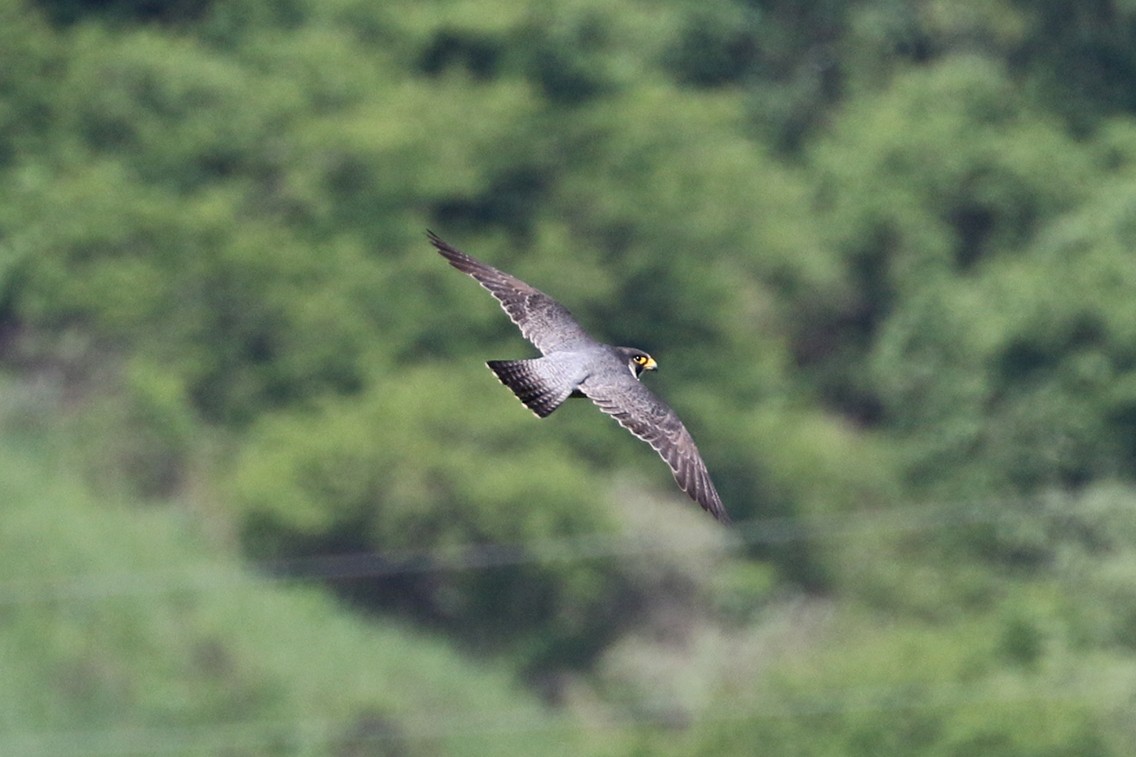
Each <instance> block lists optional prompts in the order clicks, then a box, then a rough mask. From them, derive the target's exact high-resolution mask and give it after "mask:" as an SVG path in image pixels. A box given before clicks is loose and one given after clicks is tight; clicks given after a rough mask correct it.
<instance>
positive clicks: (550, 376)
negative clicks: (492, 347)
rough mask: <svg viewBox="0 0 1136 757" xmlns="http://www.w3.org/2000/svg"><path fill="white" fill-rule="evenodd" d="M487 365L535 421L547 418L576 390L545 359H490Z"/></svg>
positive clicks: (553, 365) (554, 366)
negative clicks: (535, 417)
mask: <svg viewBox="0 0 1136 757" xmlns="http://www.w3.org/2000/svg"><path fill="white" fill-rule="evenodd" d="M486 365H488V366H489V370H491V371H493V372H494V373H495V374H497V378H498V379H500V381H501V383H502V384H504V385H505V386H507V387H509V388H510V389H512V390H513V394H515V395H517V399H519V400H520V401H521V402H523V403H525V406H526V407H528V409H529V410H532V411H533V412H534V413H536V415H537V417H538V418H546V417H547V416H548V415H550V414H551V413H552V411H553V410H555V409H556V408H558V407H560V405H561V403H562V402H564V400H566V399H568V396H569V395H571V394H572V390H573V389H574V388H575V386H574V385H573V383H572V382H571V381H569V380H566V379H565V376H564V375H563V373H562V372H561V371H559V370H557V366H556V365H555V364H554V363H552V362H551V361H549V360H547V359H546V358H534V359H532V360H490V361H489V362H488V363H486Z"/></svg>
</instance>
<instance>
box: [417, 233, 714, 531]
mask: <svg viewBox="0 0 1136 757" xmlns="http://www.w3.org/2000/svg"><path fill="white" fill-rule="evenodd" d="M427 235H428V237H429V239H430V243H431V244H433V245H434V247H435V248H436V249H437V250H438V252H439V253H441V255H442V257H444V258H445V259H446V260H448V261H450V265H452V266H453V267H454V268H456V269H458V270H459V271H462V272H463V273H467V274H469V275H470V276H472V277H473V278H474V279H476V280H477V282H478V283H479V284H481V286H483V287H485V289H487V290H488V291H489V293H490V294H492V295H493V296H494V297H495V298H496V299H497V301H498V302H500V303H501V307H502V308H503V309H504V310H505V312H506V313H508V315H509V318H510V319H512V321H513V323H515V324H516V325H517V327H518V328H519V329H520V330H521V334H522V335H523V336H524V337H525V338H526V339H528V340H529V341H530V342H532V343H533V345H534V346H535V347H536V348H537V349H538V350H540V352H541V355H542V357H538V358H531V359H528V360H490V361H489V362H488V363H486V365H488V366H489V369H490V370H492V371H493V373H495V374H496V375H497V378H498V379H500V381H501V383H502V384H504V385H505V386H507V387H509V389H511V390H512V391H513V393H514V394H515V395H517V398H518V399H519V400H520V401H521V402H523V403H524V404H525V406H527V407H528V408H529V409H530V410H532V411H533V412H534V413H535V414H536V415H537V417H539V418H544V417H547V416H548V415H549V414H550V413H551V412H552V411H553V410H555V409H556V408H558V407H560V404H561V403H562V402H564V400H566V399H568V398H569V397H587V398H588V399H590V400H591V401H592V402H593V403H595V405H596V407H598V408H599V409H600V410H602V411H603V412H604V413H606V414H608V415H610V416H611V417H612V418H615V420H616V421H618V422H619V425H621V426H623V427H624V428H625V429H627V430H628V431H630V432H631V433H632V434H634V435H635V436H637V437H639V438H640V439H642V440H643V441H645V442H647V443H648V444H650V445H651V447H652V448H654V450H655V451H656V452H658V453H659V456H660V457H662V458H663V461H664V462H666V464H667V465H668V466H670V469H671V472H672V473H673V474H674V478H675V481H676V482H677V483H678V485H679V488H680V489H682V490H683V491H684V492H686V494H687V495H688V496H689V497H690V498H691V499H693V500H694V501H695V502H697V503H698V504H699V505H701V506H702V508H703V509H704V510H706V511H707V512H709V513H710V514H711V515H713V516H714V517H715V518H717V519H718V520H719V521H721V522H723V523H729V522H730V517H729V515H728V514H727V513H726V508H725V507H724V506H723V505H722V499H721V497H719V496H718V491H717V490H716V489H715V488H714V484H713V482H711V481H710V473H709V471H707V470H706V464H705V463H704V462H702V456H701V455H700V454H699V453H698V447H697V446H695V444H694V439H693V438H692V437H691V436H690V432H689V431H687V430H686V426H684V425H682V421H681V420H679V417H678V415H677V414H676V413H675V411H674V410H672V409H671V408H670V407H669V406H668V405H667V404H666V403H665V402H663V401H662V400H660V399H659V398H658V397H656V396H655V395H654V393H652V392H651V390H650V389H648V388H647V387H646V386H645V385H643V384H642V383H640V381H639V377H640V375H642V373H643V372H644V371H653V370H655V369H656V368H657V367H658V366H657V364H656V363H655V360H654V358H652V357H651V356H650V355H648V354H647V353H646V352H643V351H642V350H638V349H635V348H634V347H613V346H611V345H608V344H603V343H601V342H598V341H596V340H595V339H593V338H592V337H590V336H589V335H588V333H587V332H586V331H584V329H583V327H581V326H580V324H579V323H577V322H576V319H575V318H574V317H573V316H572V314H571V313H570V312H568V309H567V308H565V307H564V306H563V305H561V304H560V303H559V302H557V301H556V300H554V299H552V298H551V297H549V296H548V295H547V294H545V293H544V292H541V291H540V290H538V289H536V288H534V287H531V286H529V285H528V284H526V283H525V282H523V281H521V280H520V279H518V278H516V277H515V276H510V275H509V274H507V273H505V272H504V271H500V270H498V269H496V268H494V267H493V266H491V265H487V264H485V263H482V262H481V261H480V260H477V259H475V258H473V257H470V256H469V255H467V254H466V253H464V252H462V251H461V250H459V249H457V248H456V247H452V246H450V245H449V244H448V243H446V242H444V241H443V240H442V239H441V238H440V237H439V236H438V235H437V234H435V233H434V232H432V231H430V232H427Z"/></svg>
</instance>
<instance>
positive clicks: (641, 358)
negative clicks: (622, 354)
mask: <svg viewBox="0 0 1136 757" xmlns="http://www.w3.org/2000/svg"><path fill="white" fill-rule="evenodd" d="M632 359H633V360H634V361H635V362H636V363H638V364H639V365H643V364H644V363H646V362H647V358H646V357H644V356H643V355H636V356H635V357H634V358H632Z"/></svg>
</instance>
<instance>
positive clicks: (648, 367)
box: [643, 357, 659, 371]
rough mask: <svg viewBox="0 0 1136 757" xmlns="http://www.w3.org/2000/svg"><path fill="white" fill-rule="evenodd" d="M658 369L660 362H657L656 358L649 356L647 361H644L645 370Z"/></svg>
mask: <svg viewBox="0 0 1136 757" xmlns="http://www.w3.org/2000/svg"><path fill="white" fill-rule="evenodd" d="M658 369H659V364H658V363H656V362H655V358H653V357H648V358H647V362H646V363H643V370H645V371H657V370H658Z"/></svg>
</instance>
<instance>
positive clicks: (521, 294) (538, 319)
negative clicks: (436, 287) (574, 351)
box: [426, 231, 595, 354]
mask: <svg viewBox="0 0 1136 757" xmlns="http://www.w3.org/2000/svg"><path fill="white" fill-rule="evenodd" d="M426 233H427V236H429V238H430V243H431V244H432V245H434V247H435V248H437V250H438V252H439V253H441V254H442V257H444V258H445V259H446V260H448V261H450V265H452V266H453V267H454V268H456V269H458V270H459V271H462V272H463V273H468V274H469V275H470V276H472V277H473V278H474V279H476V280H477V282H478V283H479V284H481V286H483V287H485V288H486V289H487V290H489V293H490V294H492V295H493V296H494V297H495V298H497V301H498V302H500V303H501V307H502V308H504V310H505V312H506V313H508V314H509V318H510V319H512V321H513V323H515V324H517V327H518V328H519V329H520V330H521V334H523V335H524V337H525V339H528V340H529V341H530V342H532V343H533V344H534V345H535V346H536V348H537V349H538V350H540V351H541V353H543V354H548V353H549V352H555V351H557V350H562V349H565V348H569V347H574V346H579V345H583V344H592V343H594V341H595V340H593V339H592V338H591V337H590V336H588V334H587V332H586V331H584V329H583V327H581V326H580V324H579V323H577V322H576V319H575V318H573V317H572V314H571V313H569V312H568V308H566V307H564V306H563V305H561V304H560V303H559V302H557V301H556V300H554V299H552V298H551V297H549V296H548V295H547V294H545V293H544V292H542V291H540V290H539V289H536V288H535V287H531V286H529V285H528V284H526V283H525V282H523V281H521V280H520V279H518V278H517V277H515V276H510V275H509V274H507V273H505V272H504V271H499V270H497V269H496V268H494V267H493V266H491V265H486V264H485V263H482V262H481V261H480V260H477V259H476V258H473V257H470V256H469V255H467V254H465V253H464V252H462V251H461V250H459V249H457V248H456V247H451V246H450V245H449V244H447V243H446V242H444V241H442V239H441V238H439V237H438V235H437V234H435V233H434V232H432V231H428V232H426Z"/></svg>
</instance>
